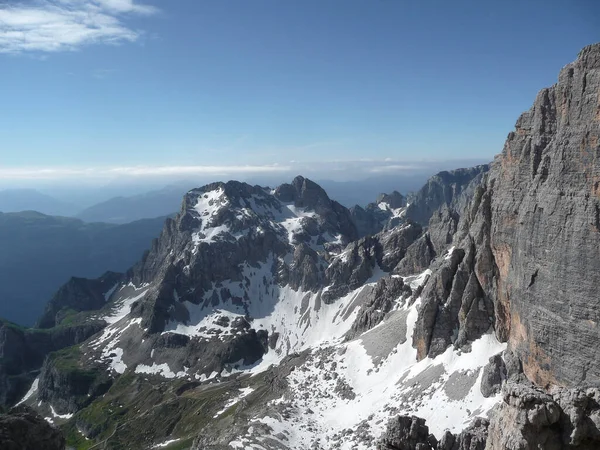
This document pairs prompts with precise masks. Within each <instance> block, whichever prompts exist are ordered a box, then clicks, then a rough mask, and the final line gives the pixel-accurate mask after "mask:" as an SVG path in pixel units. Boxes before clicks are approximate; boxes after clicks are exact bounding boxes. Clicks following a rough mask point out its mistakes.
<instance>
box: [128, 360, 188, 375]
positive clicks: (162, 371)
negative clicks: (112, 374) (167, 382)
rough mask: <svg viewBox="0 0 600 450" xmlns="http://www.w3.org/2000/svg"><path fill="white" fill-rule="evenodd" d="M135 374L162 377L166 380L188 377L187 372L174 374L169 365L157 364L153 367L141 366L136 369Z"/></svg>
mask: <svg viewBox="0 0 600 450" xmlns="http://www.w3.org/2000/svg"><path fill="white" fill-rule="evenodd" d="M135 373H147V374H152V375H160V376H162V377H164V378H183V377H185V376H186V375H187V371H180V372H177V373H175V372H173V371H172V370H171V368H170V367H169V365H168V364H156V363H153V364H152V366H147V365H144V364H139V365H138V366H137V367H136V368H135Z"/></svg>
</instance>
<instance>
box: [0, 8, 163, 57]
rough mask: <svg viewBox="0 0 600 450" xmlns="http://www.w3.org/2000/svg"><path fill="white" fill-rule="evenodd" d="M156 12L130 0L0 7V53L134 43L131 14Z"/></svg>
mask: <svg viewBox="0 0 600 450" xmlns="http://www.w3.org/2000/svg"><path fill="white" fill-rule="evenodd" d="M157 12H158V9H157V8H155V7H154V6H150V5H146V4H142V3H139V2H136V1H134V0H33V1H28V2H24V1H20V2H16V3H12V2H11V3H9V4H0V53H24V52H59V51H68V50H76V49H78V48H80V47H82V46H85V45H89V44H99V43H103V44H119V43H123V42H133V41H135V40H137V39H138V38H139V37H140V36H141V34H142V32H141V31H139V30H136V29H133V28H131V27H129V26H128V25H127V24H126V21H127V19H128V17H130V16H132V15H145V16H147V15H152V14H156V13H157Z"/></svg>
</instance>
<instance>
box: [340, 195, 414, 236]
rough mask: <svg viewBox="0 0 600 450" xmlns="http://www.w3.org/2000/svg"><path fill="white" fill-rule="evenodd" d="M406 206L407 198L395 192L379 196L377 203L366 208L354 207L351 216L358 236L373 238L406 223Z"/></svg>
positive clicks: (351, 209)
mask: <svg viewBox="0 0 600 450" xmlns="http://www.w3.org/2000/svg"><path fill="white" fill-rule="evenodd" d="M406 205H407V203H406V197H404V196H403V195H402V194H400V193H399V192H398V191H393V192H392V193H391V194H379V195H378V196H377V200H376V201H375V203H369V204H368V205H367V206H366V207H365V208H362V207H360V206H358V205H356V206H353V207H352V208H350V215H351V217H352V220H353V222H354V224H355V225H356V229H357V231H358V236H359V237H365V236H369V235H371V236H372V235H375V234H377V233H380V232H381V231H384V230H391V229H392V228H394V227H396V226H398V225H401V224H402V223H404V222H405V221H406V219H405V217H404V215H405V210H406Z"/></svg>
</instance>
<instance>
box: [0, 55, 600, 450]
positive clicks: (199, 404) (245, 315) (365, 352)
mask: <svg viewBox="0 0 600 450" xmlns="http://www.w3.org/2000/svg"><path fill="white" fill-rule="evenodd" d="M599 132H600V45H594V46H590V47H587V48H586V49H584V50H583V51H582V52H581V53H580V55H579V57H578V59H577V60H576V61H575V62H574V63H572V64H570V65H568V66H566V67H565V68H563V70H562V71H561V74H560V77H559V81H558V83H557V84H556V85H555V86H553V87H552V88H549V89H545V90H543V91H542V92H541V93H540V94H539V95H538V98H537V99H536V102H535V104H534V106H533V108H532V109H531V110H530V111H529V112H527V113H525V114H524V115H523V116H521V118H520V119H519V120H518V122H517V126H516V131H515V132H513V133H510V134H509V136H508V139H507V143H506V145H505V148H504V150H503V152H502V154H500V155H499V156H498V157H497V158H496V160H495V161H494V162H493V163H492V164H491V165H490V166H480V167H476V168H473V169H461V170H457V171H454V172H444V173H441V174H438V175H437V176H436V177H434V178H432V179H431V180H430V181H429V182H428V183H427V184H426V186H424V188H423V189H422V190H421V191H420V192H419V193H417V194H416V195H415V196H414V198H412V199H411V201H410V204H408V202H407V203H405V199H404V198H403V197H402V196H401V195H400V194H397V193H394V194H392V195H390V196H387V197H381V198H380V199H378V202H377V203H375V204H373V205H370V206H368V207H367V208H365V209H358V208H354V209H353V210H352V211H349V210H347V209H346V208H344V207H342V206H341V205H339V204H338V203H336V202H334V201H332V200H330V199H329V197H328V196H327V194H326V193H325V192H324V191H323V189H321V188H320V187H319V186H318V185H316V184H315V183H313V182H312V181H310V180H307V179H305V178H302V177H297V178H296V179H294V180H293V182H292V183H290V184H284V185H282V186H280V187H278V188H276V189H269V188H263V187H260V186H251V185H248V184H245V183H238V182H228V183H214V184H210V185H207V186H204V187H202V188H198V189H194V190H192V191H190V192H188V194H186V196H185V198H184V201H183V204H182V209H181V211H180V213H179V214H178V215H177V216H176V217H175V218H174V219H169V220H167V222H166V224H165V228H164V229H163V232H162V234H161V236H160V238H159V239H157V240H156V241H155V242H154V244H153V246H152V248H151V249H150V251H149V252H148V253H147V254H145V255H144V257H143V259H142V260H141V261H140V262H139V263H138V264H136V265H135V266H134V267H133V268H132V269H130V270H129V271H128V272H127V273H126V274H123V275H119V274H107V275H105V276H104V277H103V278H101V279H99V280H72V282H71V283H70V284H69V285H67V286H65V287H64V288H63V289H61V290H60V291H59V293H57V295H56V296H55V298H54V299H53V300H52V302H51V303H50V304H49V306H48V308H47V312H46V314H45V315H44V317H43V318H42V320H41V322H40V324H42V325H44V326H47V327H49V328H47V330H46V331H45V332H46V333H56V332H58V331H59V330H63V329H64V328H65V327H66V326H71V327H72V326H79V327H81V326H90V325H94V326H98V329H97V330H94V331H97V332H96V333H95V334H93V335H91V336H89V335H86V336H83V335H82V336H81V339H83V340H77V341H72V342H70V344H68V345H72V344H75V345H72V346H71V347H67V348H62V350H60V351H58V352H53V353H50V354H49V355H48V356H45V355H46V353H47V352H50V351H52V350H56V349H52V348H49V349H47V350H46V351H45V353H44V352H42V353H41V355H40V357H38V359H37V360H36V361H37V363H38V364H39V360H40V359H42V358H43V361H44V362H43V366H42V367H41V370H40V368H39V367H37V368H36V365H35V364H33V363H31V364H30V365H28V366H23V368H22V369H21V372H20V373H22V372H23V371H29V372H28V373H29V375H28V376H29V377H30V378H29V379H32V378H33V377H35V380H34V381H33V383H32V385H31V388H30V389H29V392H27V393H26V394H25V395H24V397H23V399H22V400H21V401H22V402H24V403H26V404H28V405H31V406H33V407H35V408H36V409H37V410H38V411H39V412H40V413H41V414H43V415H44V416H45V417H46V418H47V420H49V421H52V422H55V423H58V424H60V425H61V426H62V428H63V430H64V431H65V433H66V434H67V440H68V443H69V445H70V446H72V447H74V448H82V449H83V448H90V447H92V446H94V445H96V444H99V445H102V446H104V447H105V448H132V449H138V448H139V449H146V448H172V449H174V448H191V449H204V450H206V449H212V450H220V449H232V448H233V449H244V450H248V449H253V450H265V449H266V450H284V449H338V448H339V449H372V448H380V449H408V450H412V449H421V450H423V449H425V450H433V449H436V450H450V449H452V450H467V449H469V450H483V449H487V450H496V449H501V448H502V449H508V450H517V449H519V450H528V449H539V448H549V449H553V448H557V449H558V448H568V449H581V450H584V449H585V450H587V449H593V448H598V446H599V444H600V432H599V431H598V430H599V426H600V406H599V404H598V396H599V395H600V394H599V393H598V388H599V387H600V386H599V380H598V377H599V376H600V375H599V373H600V371H599V370H598V369H599V368H598V367H597V365H598V364H599V363H598V361H599V360H600V359H599V358H598V355H597V350H596V348H597V342H599V338H600V336H599V335H598V329H597V317H596V314H597V311H598V306H599V305H598V301H599V297H598V295H597V293H596V292H595V291H596V290H595V289H594V287H595V286H598V281H600V280H598V276H599V275H598V270H597V268H596V263H595V260H596V259H597V258H594V257H595V256H597V250H598V248H600V247H599V246H598V244H599V242H598V239H600V238H599V229H598V226H599V225H598V210H600V198H599V197H598V193H597V192H596V191H597V190H598V189H597V187H598V186H596V184H598V183H597V181H596V179H597V178H598V171H599V168H598V163H597V161H596V156H597V154H598V152H600V147H599V144H598V134H599ZM5 328H6V326H5ZM11 332H12V331H11ZM37 332H39V330H38V331H37ZM19 333H20V334H19ZM19 333H17V337H18V338H19V339H20V341H19V342H21V341H24V342H25V343H26V342H27V339H25V338H24V337H23V336H25V335H27V333H30V334H31V333H33V331H31V330H30V331H23V330H21V331H20V332H19ZM7 336H8V334H7ZM11 336H12V335H11ZM17 340H18V339H17ZM5 341H6V342H8V340H5ZM14 348H15V346H14V345H12V344H11V345H8V344H5V345H4V347H0V349H3V351H4V352H7V354H10V351H14ZM23 348H24V349H25V347H23ZM26 351H27V350H26ZM12 354H13V355H14V354H15V353H14V352H13V353H12ZM0 367H1V366H0Z"/></svg>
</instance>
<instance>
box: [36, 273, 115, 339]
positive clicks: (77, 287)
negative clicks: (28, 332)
mask: <svg viewBox="0 0 600 450" xmlns="http://www.w3.org/2000/svg"><path fill="white" fill-rule="evenodd" d="M122 280H123V274H120V273H115V272H107V273H105V274H104V275H102V276H101V277H100V278H97V279H93V280H90V279H87V278H75V277H73V278H71V279H70V280H69V281H68V282H67V283H66V284H64V285H63V286H62V287H61V288H60V289H59V290H58V291H57V292H56V294H54V297H52V299H51V300H50V301H49V302H48V305H47V306H46V310H45V311H44V314H43V315H42V317H41V318H40V319H39V321H38V324H37V327H38V328H52V327H54V326H56V325H59V324H60V323H61V322H62V321H63V319H64V318H65V317H66V316H67V314H69V313H73V312H81V311H95V310H98V309H101V308H102V307H103V306H104V305H105V304H106V302H107V301H108V295H107V294H109V293H110V290H111V288H113V287H114V286H116V285H117V284H118V283H120V282H121V281H122Z"/></svg>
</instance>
